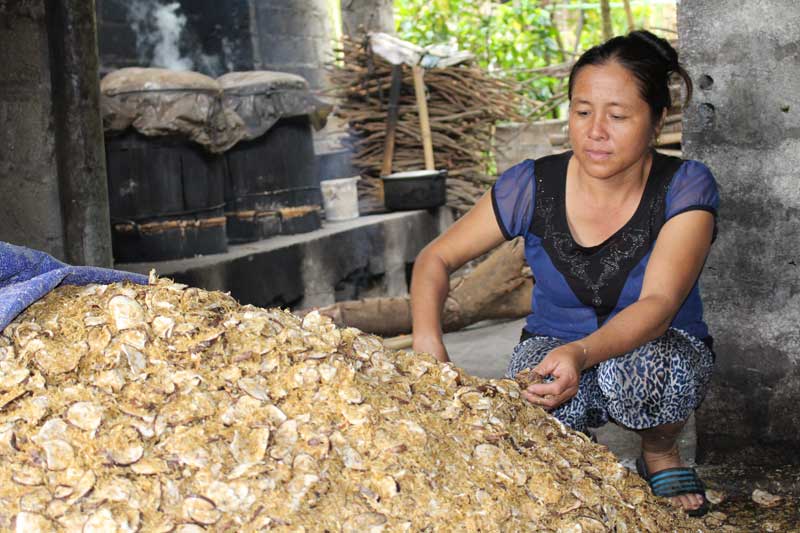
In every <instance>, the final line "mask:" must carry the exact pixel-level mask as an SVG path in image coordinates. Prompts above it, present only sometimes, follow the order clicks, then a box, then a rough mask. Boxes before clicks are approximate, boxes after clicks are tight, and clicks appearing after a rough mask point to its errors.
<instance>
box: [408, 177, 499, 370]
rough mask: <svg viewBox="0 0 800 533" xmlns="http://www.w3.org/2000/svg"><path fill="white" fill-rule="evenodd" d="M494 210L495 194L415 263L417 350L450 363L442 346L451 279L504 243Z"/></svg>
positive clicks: (413, 304) (413, 313)
mask: <svg viewBox="0 0 800 533" xmlns="http://www.w3.org/2000/svg"><path fill="white" fill-rule="evenodd" d="M504 240H505V239H504V237H503V234H502V232H501V231H500V227H499V226H498V223H497V219H496V218H495V215H494V210H493V208H492V198H491V192H487V193H486V194H485V195H483V197H482V198H481V199H480V200H478V203H477V204H475V207H473V208H472V209H471V210H470V211H469V212H468V213H467V214H465V215H464V216H463V217H461V218H460V219H459V220H458V221H457V222H456V223H455V224H453V225H452V226H451V227H450V228H448V229H447V231H445V232H444V233H443V234H442V235H440V236H439V237H437V238H436V239H435V240H434V241H432V242H431V243H430V244H428V246H426V247H425V248H424V249H423V250H422V251H421V252H420V253H419V255H418V256H417V259H416V261H415V262H414V271H413V274H412V277H411V316H412V324H413V331H412V333H413V339H414V344H413V349H414V351H417V352H427V353H430V354H432V355H434V356H435V357H436V358H437V359H439V360H440V361H448V360H449V359H448V356H447V351H446V350H445V348H444V344H443V343H442V320H441V316H442V309H443V307H444V302H445V300H446V299H447V293H448V291H449V289H450V281H449V276H450V273H452V272H453V271H454V270H456V269H458V268H459V267H460V266H462V265H463V264H464V263H466V262H467V261H469V260H470V259H474V258H475V257H478V256H480V255H482V254H484V253H486V252H488V251H489V250H491V249H492V248H494V247H496V246H497V245H499V244H500V243H502V242H503V241H504Z"/></svg>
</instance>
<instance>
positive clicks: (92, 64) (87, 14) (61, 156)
mask: <svg viewBox="0 0 800 533" xmlns="http://www.w3.org/2000/svg"><path fill="white" fill-rule="evenodd" d="M47 27H48V35H49V42H50V46H49V50H50V78H51V83H52V91H51V94H52V102H53V110H54V126H55V128H54V129H55V140H56V161H57V167H58V180H59V192H60V197H61V215H62V224H63V227H64V242H65V250H64V251H65V257H66V260H67V262H69V263H73V264H78V265H99V266H111V264H112V263H113V259H112V254H111V228H110V226H109V210H108V186H107V180H106V162H105V153H104V151H105V148H104V143H103V125H102V120H101V117H100V84H99V82H98V55H97V32H96V26H95V6H94V0H60V1H58V2H47Z"/></svg>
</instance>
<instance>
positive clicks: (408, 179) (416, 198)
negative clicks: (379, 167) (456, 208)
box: [381, 170, 447, 211]
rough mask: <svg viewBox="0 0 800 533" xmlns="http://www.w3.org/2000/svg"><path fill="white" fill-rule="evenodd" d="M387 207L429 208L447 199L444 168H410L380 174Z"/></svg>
mask: <svg viewBox="0 0 800 533" xmlns="http://www.w3.org/2000/svg"><path fill="white" fill-rule="evenodd" d="M381 179H382V180H383V202H384V204H385V205H386V208H387V209H391V210H394V211H403V210H408V209H431V208H434V207H439V206H441V205H444V203H445V201H446V200H447V187H446V179H447V171H446V170H412V171H410V172H395V173H394V174H389V175H388V176H381Z"/></svg>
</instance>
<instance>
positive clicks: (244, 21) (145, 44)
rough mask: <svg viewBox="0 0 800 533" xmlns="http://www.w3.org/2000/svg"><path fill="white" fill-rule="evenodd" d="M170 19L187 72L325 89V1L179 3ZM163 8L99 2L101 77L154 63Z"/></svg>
mask: <svg viewBox="0 0 800 533" xmlns="http://www.w3.org/2000/svg"><path fill="white" fill-rule="evenodd" d="M177 3H178V5H179V8H178V9H177V10H175V11H174V12H173V15H174V16H175V17H177V18H178V19H180V23H178V25H179V26H180V27H181V28H182V29H181V31H180V35H179V36H176V37H177V38H176V40H175V41H174V46H175V47H176V49H177V50H176V51H177V54H178V56H179V59H180V61H181V62H183V63H185V64H190V65H191V70H195V71H197V72H202V73H203V74H207V75H209V76H212V77H217V76H219V75H221V74H224V73H225V72H231V71H234V70H277V71H282V72H291V73H294V74H299V75H301V76H303V77H304V78H306V79H307V80H308V81H309V83H311V85H312V87H313V88H315V89H316V88H321V87H324V86H325V76H324V72H323V66H324V63H325V62H326V61H328V60H329V59H330V57H331V55H332V43H333V35H334V33H333V29H332V27H331V24H332V21H331V14H330V13H329V7H328V1H327V0H291V1H289V0H230V1H226V2H219V1H218V0H178V1H177ZM165 4H167V2H165V1H162V0H98V1H97V14H98V20H99V42H100V56H101V63H102V68H101V70H102V72H103V73H106V72H109V71H111V70H114V69H117V68H123V67H130V66H143V67H147V66H163V65H156V63H155V62H154V55H155V47H156V46H157V45H158V43H160V42H161V41H162V40H163V35H164V34H163V33H162V32H160V31H159V29H158V25H157V24H156V22H155V18H154V17H152V16H146V15H144V14H146V13H153V12H155V10H156V9H157V8H159V7H162V6H164V5H165Z"/></svg>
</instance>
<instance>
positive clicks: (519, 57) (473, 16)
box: [395, 0, 674, 101]
mask: <svg viewBox="0 0 800 533" xmlns="http://www.w3.org/2000/svg"><path fill="white" fill-rule="evenodd" d="M654 3H655V4H657V5H650V4H649V3H642V2H632V5H633V17H634V21H635V24H636V26H637V27H642V26H648V25H649V24H650V23H652V20H651V19H653V18H654V15H655V19H656V20H657V21H658V20H663V18H664V16H665V10H667V9H669V7H668V6H665V5H658V4H664V3H665V2H664V0H655V2H654ZM543 4H550V5H549V6H544V5H543ZM554 4H555V3H554V2H542V1H541V0H510V1H507V2H506V3H499V2H498V1H497V0H495V1H490V0H395V20H396V23H397V34H398V36H399V37H400V38H401V39H405V40H408V41H411V42H413V43H417V44H419V45H421V46H427V45H430V44H438V43H451V44H455V45H457V46H458V47H459V48H460V49H462V50H469V51H470V52H472V53H473V54H475V55H476V56H477V58H478V63H479V64H480V65H481V66H482V67H484V68H487V69H488V70H490V71H491V72H495V73H498V74H500V73H502V74H505V75H507V76H510V77H512V78H514V79H516V80H517V81H518V82H520V87H521V91H522V92H523V93H524V94H525V95H526V96H528V97H530V98H532V99H534V100H539V101H543V100H546V99H548V98H549V97H551V96H553V95H554V94H557V93H559V92H561V91H563V90H564V86H565V83H564V80H557V79H554V78H549V77H542V76H540V75H537V74H535V73H532V72H531V69H535V68H538V67H544V66H547V65H551V64H557V63H562V62H564V61H569V60H571V59H572V55H571V54H570V52H572V51H573V49H574V48H573V47H574V40H575V30H576V26H577V21H578V19H579V17H580V16H581V13H582V14H583V15H582V16H583V21H584V26H583V31H582V32H581V35H580V43H579V46H578V53H580V52H582V51H584V50H586V49H588V48H591V47H592V46H594V45H596V44H599V43H600V42H601V40H602V29H601V28H602V21H601V17H600V9H599V4H597V3H593V4H587V3H582V2H579V1H578V0H561V1H560V2H558V3H557V5H554ZM620 5H621V4H619V3H616V2H615V3H612V10H611V14H612V27H613V29H614V32H615V34H617V35H619V34H624V33H627V32H628V22H627V18H626V16H625V10H624V9H622V8H621V7H620ZM671 8H672V9H673V10H674V5H673V6H671ZM553 9H561V10H564V11H565V12H566V16H565V20H566V21H567V23H568V24H567V25H568V26H569V27H568V28H563V27H562V32H563V35H562V37H563V40H564V45H565V46H566V47H567V48H568V50H567V52H566V53H562V51H561V50H559V47H558V30H557V27H556V26H555V25H554V23H553V16H552V15H551V14H552V13H553ZM562 25H563V23H562Z"/></svg>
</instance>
